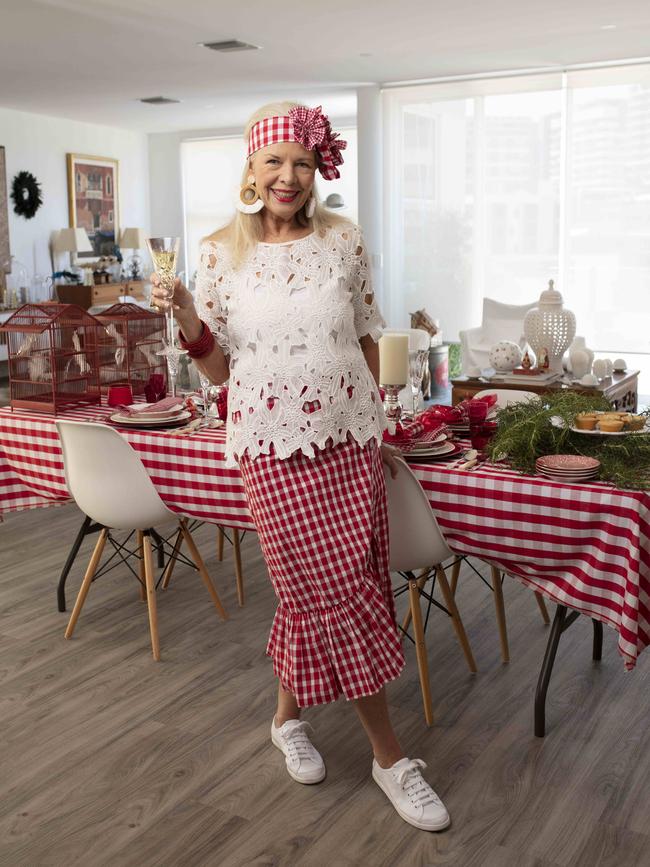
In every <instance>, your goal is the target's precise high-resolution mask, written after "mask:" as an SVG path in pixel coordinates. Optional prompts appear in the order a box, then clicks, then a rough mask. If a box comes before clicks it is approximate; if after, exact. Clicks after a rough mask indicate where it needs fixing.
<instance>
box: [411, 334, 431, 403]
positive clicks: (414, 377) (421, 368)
mask: <svg viewBox="0 0 650 867" xmlns="http://www.w3.org/2000/svg"><path fill="white" fill-rule="evenodd" d="M428 363H429V350H428V349H415V350H411V351H410V352H409V380H410V384H411V398H412V401H413V416H414V417H415V415H416V414H417V411H418V409H419V404H420V390H421V388H422V380H423V379H424V373H425V371H426V369H427V364H428Z"/></svg>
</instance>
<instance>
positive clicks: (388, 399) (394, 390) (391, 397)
mask: <svg viewBox="0 0 650 867" xmlns="http://www.w3.org/2000/svg"><path fill="white" fill-rule="evenodd" d="M405 387H406V383H403V384H402V385H382V388H383V389H384V390H385V392H386V396H385V397H384V412H385V413H386V418H387V419H388V421H389V422H391V423H392V424H397V422H398V421H399V420H400V419H401V417H402V404H401V403H400V402H399V393H400V391H401V390H402V389H403V388H405Z"/></svg>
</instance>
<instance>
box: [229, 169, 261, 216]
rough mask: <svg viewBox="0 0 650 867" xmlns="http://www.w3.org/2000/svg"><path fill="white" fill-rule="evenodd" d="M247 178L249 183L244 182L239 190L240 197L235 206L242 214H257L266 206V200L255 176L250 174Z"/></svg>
mask: <svg viewBox="0 0 650 867" xmlns="http://www.w3.org/2000/svg"><path fill="white" fill-rule="evenodd" d="M247 180H248V183H246V184H242V186H241V188H240V190H239V199H238V200H237V201H236V202H235V206H236V208H237V210H239V211H241V212H242V214H257V213H258V211H261V210H262V208H263V207H264V202H263V201H262V199H261V197H260V194H259V192H258V191H257V187H256V186H255V178H254V177H252V176H249V177H248V179H247Z"/></svg>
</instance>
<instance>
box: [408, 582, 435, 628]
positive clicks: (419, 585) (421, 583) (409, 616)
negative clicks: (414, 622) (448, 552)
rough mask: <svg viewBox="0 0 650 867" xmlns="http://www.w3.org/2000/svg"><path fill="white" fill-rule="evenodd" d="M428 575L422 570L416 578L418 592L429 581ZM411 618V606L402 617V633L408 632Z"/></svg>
mask: <svg viewBox="0 0 650 867" xmlns="http://www.w3.org/2000/svg"><path fill="white" fill-rule="evenodd" d="M429 573H430V570H429V569H423V570H422V571H421V572H420V575H419V577H418V590H423V589H424V585H425V584H426V583H427V581H428V579H429ZM411 618H412V614H411V606H410V605H409V610H408V611H407V612H406V614H405V615H404V620H403V621H402V629H403V630H404V632H407V631H408V628H409V626H410V625H411Z"/></svg>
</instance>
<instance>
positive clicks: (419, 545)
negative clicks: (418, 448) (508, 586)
mask: <svg viewBox="0 0 650 867" xmlns="http://www.w3.org/2000/svg"><path fill="white" fill-rule="evenodd" d="M397 460H398V463H399V465H400V466H399V472H398V473H397V476H396V478H394V479H393V478H392V477H391V475H390V472H389V470H388V468H387V467H384V476H385V478H386V496H387V505H388V528H389V536H390V569H391V571H394V572H399V573H400V574H401V575H402V576H403V577H405V578H406V579H407V580H408V582H409V585H408V588H409V601H410V612H409V618H408V620H407V621H406V622H405V624H404V627H403V628H404V629H406V626H407V625H408V622H409V621H410V620H411V619H412V620H413V632H414V636H415V647H416V654H417V661H418V671H419V676H420V687H421V689H422V701H423V704H424V715H425V718H426V721H427V724H428V725H431V724H432V722H433V709H432V705H431V689H430V685H429V667H428V661H427V651H426V646H425V643H424V627H423V624H422V611H421V608H420V596H422V595H425V596H427V594H426V593H424V586H425V584H426V582H427V581H428V579H429V578H430V577H434V576H435V579H437V581H438V584H439V586H440V591H441V593H442V596H443V600H444V603H445V610H446V611H447V613H448V614H449V616H450V617H451V620H452V624H453V626H454V630H455V632H456V636H457V638H458V641H459V643H460V646H461V648H462V650H463V653H464V655H465V659H466V661H467V665H468V667H469V670H470V671H471V672H475V671H476V663H475V662H474V656H473V654H472V650H471V648H470V645H469V641H468V639H467V635H466V634H465V628H464V626H463V621H462V620H461V617H460V614H459V613H458V608H457V606H456V602H455V600H454V595H453V593H452V592H451V590H450V588H449V584H448V582H447V577H446V575H445V571H444V569H443V568H442V566H441V564H442V562H443V561H444V560H446V559H448V558H449V557H452V556H454V554H453V552H452V551H450V549H449V546H448V545H447V543H446V542H445V539H444V536H443V535H442V533H441V532H440V528H439V527H438V522H437V520H436V517H435V515H434V514H433V512H432V510H431V506H430V505H429V501H428V499H427V495H426V494H425V493H424V491H423V489H422V486H421V485H420V483H419V482H418V480H417V478H416V477H415V476H414V475H413V473H412V472H411V468H410V467H409V466H408V464H407V463H406V462H405V461H404V460H402V459H400V458H398V459H397ZM416 569H418V570H421V572H420V575H419V576H416V575H415V574H414V571H415V570H416ZM435 579H434V580H435ZM427 598H428V596H427Z"/></svg>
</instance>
